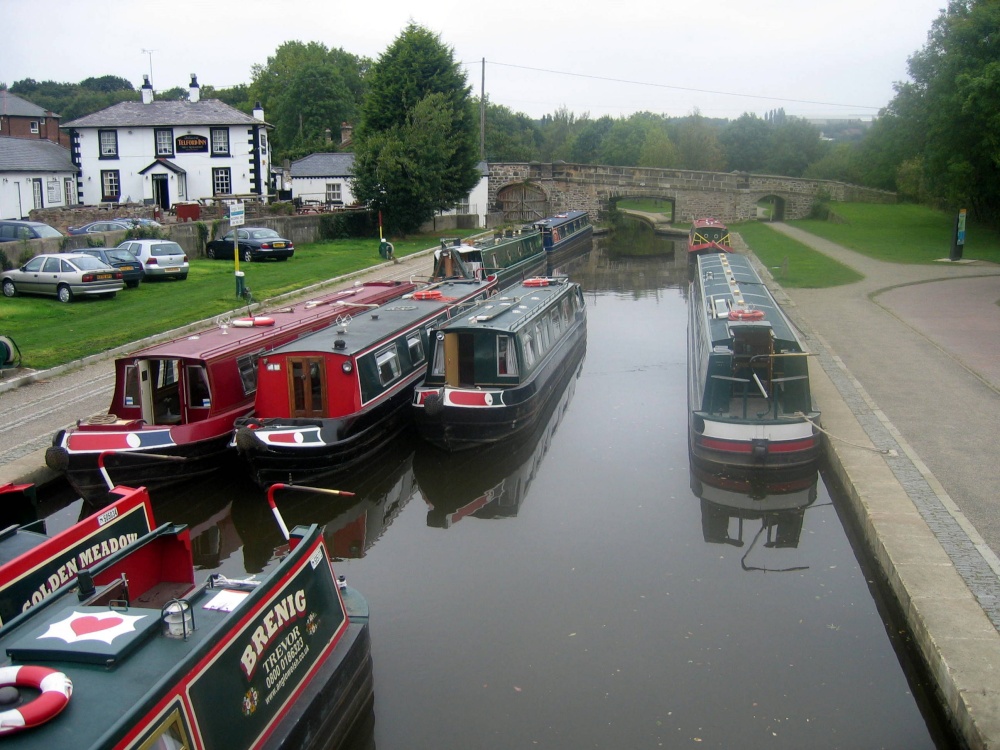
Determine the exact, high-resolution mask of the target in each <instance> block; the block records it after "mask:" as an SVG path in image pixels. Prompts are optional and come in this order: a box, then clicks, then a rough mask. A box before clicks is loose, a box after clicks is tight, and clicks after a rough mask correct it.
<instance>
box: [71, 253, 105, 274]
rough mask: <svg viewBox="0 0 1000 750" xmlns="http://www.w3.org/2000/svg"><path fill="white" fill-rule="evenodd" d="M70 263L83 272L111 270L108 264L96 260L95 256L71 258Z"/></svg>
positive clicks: (98, 259)
mask: <svg viewBox="0 0 1000 750" xmlns="http://www.w3.org/2000/svg"><path fill="white" fill-rule="evenodd" d="M70 261H71V262H72V263H73V265H74V266H76V267H77V268H79V269H80V270H81V271H99V270H101V269H107V268H109V266H108V264H107V263H105V262H104V261H103V260H101V259H100V258H95V257H94V256H93V255H79V256H77V257H75V258H70Z"/></svg>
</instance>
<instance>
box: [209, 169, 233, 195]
mask: <svg viewBox="0 0 1000 750" xmlns="http://www.w3.org/2000/svg"><path fill="white" fill-rule="evenodd" d="M223 184H225V185H226V186H228V188H229V189H228V190H222V189H221V187H222V186H223ZM232 194H233V174H232V170H231V169H230V168H229V167H213V168H212V195H232Z"/></svg>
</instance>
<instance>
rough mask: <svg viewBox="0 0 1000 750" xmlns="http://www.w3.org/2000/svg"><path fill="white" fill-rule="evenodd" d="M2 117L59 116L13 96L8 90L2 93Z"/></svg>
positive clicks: (0, 96)
mask: <svg viewBox="0 0 1000 750" xmlns="http://www.w3.org/2000/svg"><path fill="white" fill-rule="evenodd" d="M0 115H10V116H11V117H58V116H59V115H57V114H54V113H52V112H49V111H48V110H46V109H45V108H44V107H39V106H38V105H37V104H32V103H31V102H29V101H27V100H25V99H22V98H21V97H19V96H17V95H16V94H12V93H10V92H9V91H7V89H4V90H3V91H0Z"/></svg>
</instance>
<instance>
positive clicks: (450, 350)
mask: <svg viewBox="0 0 1000 750" xmlns="http://www.w3.org/2000/svg"><path fill="white" fill-rule="evenodd" d="M474 363H475V337H474V336H473V334H471V333H446V334H445V335H444V382H445V384H447V385H450V386H451V387H452V388H458V387H460V386H469V385H475V384H476V373H475V367H474Z"/></svg>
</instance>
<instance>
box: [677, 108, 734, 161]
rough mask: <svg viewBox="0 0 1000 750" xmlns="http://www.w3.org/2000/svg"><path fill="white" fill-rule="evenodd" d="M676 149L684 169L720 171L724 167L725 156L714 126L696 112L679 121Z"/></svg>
mask: <svg viewBox="0 0 1000 750" xmlns="http://www.w3.org/2000/svg"><path fill="white" fill-rule="evenodd" d="M677 149H678V151H679V152H680V164H681V166H682V167H683V168H684V169H698V170H702V171H705V172H721V171H722V170H723V169H725V168H726V157H725V155H724V154H723V151H722V146H721V145H719V137H718V135H716V128H714V127H712V126H711V125H710V124H709V123H708V121H707V120H706V119H705V118H704V117H702V116H701V115H700V114H699V113H698V112H695V113H694V114H693V115H691V116H690V117H686V118H684V120H683V121H681V122H680V123H679V125H678V135H677Z"/></svg>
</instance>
